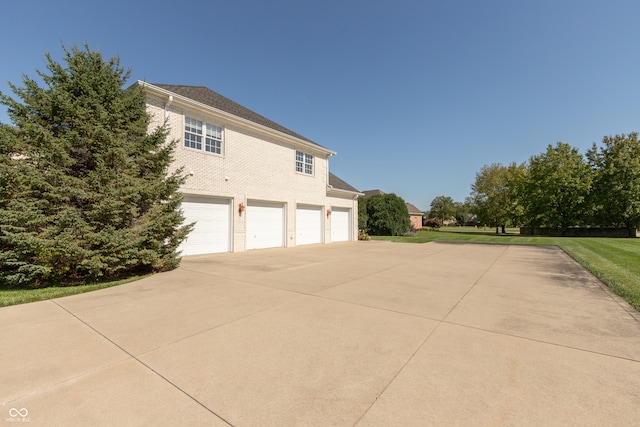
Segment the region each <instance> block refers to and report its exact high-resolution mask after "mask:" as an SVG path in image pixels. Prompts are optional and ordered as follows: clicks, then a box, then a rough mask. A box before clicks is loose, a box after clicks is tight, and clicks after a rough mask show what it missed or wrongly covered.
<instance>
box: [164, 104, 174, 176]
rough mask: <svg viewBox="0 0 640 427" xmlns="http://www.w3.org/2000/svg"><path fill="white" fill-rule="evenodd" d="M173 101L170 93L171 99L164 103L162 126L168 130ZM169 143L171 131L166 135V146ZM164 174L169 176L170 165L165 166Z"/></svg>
mask: <svg viewBox="0 0 640 427" xmlns="http://www.w3.org/2000/svg"><path fill="white" fill-rule="evenodd" d="M172 102H173V95H169V99H167V103H166V104H164V122H163V124H162V126H164V128H165V130H168V127H167V122H168V121H169V105H171V103H172ZM168 145H169V132H167V135H166V136H165V137H164V148H167V147H168ZM164 176H165V177H166V176H169V166H167V167H166V168H164Z"/></svg>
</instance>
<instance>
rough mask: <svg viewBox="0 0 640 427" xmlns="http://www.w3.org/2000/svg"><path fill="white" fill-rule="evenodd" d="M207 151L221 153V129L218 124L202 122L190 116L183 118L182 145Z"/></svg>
mask: <svg viewBox="0 0 640 427" xmlns="http://www.w3.org/2000/svg"><path fill="white" fill-rule="evenodd" d="M203 138H204V151H206V152H207V153H214V154H222V144H223V131H222V128H221V127H220V126H215V125H212V124H209V123H203V122H202V121H200V120H196V119H192V118H190V117H185V118H184V146H185V147H188V148H193V149H195V150H202V148H203V147H202V139H203Z"/></svg>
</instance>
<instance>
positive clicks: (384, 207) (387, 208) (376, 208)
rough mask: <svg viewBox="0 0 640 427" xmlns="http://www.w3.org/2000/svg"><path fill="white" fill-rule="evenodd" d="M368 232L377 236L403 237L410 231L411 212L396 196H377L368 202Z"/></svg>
mask: <svg viewBox="0 0 640 427" xmlns="http://www.w3.org/2000/svg"><path fill="white" fill-rule="evenodd" d="M367 216H368V221H367V230H366V231H367V232H368V233H369V234H372V235H376V236H401V235H402V234H403V233H405V232H407V231H408V230H409V226H410V221H409V210H408V209H407V204H406V203H405V201H404V200H402V198H401V197H398V196H396V195H395V194H393V193H391V194H376V195H373V196H371V197H370V198H369V199H368V200H367Z"/></svg>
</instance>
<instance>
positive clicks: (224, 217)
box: [178, 195, 231, 255]
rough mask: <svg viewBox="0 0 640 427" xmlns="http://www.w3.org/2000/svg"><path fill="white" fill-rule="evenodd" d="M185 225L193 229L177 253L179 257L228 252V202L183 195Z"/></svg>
mask: <svg viewBox="0 0 640 427" xmlns="http://www.w3.org/2000/svg"><path fill="white" fill-rule="evenodd" d="M182 211H183V213H184V217H185V222H184V223H185V224H190V223H192V222H195V226H194V228H193V230H192V231H191V233H189V235H188V236H187V239H186V240H185V241H184V242H182V244H181V245H180V247H179V248H178V250H180V251H182V255H200V254H211V253H219V252H229V251H230V250H231V214H230V211H231V209H230V202H229V200H228V199H216V198H213V197H202V196H190V195H185V196H184V201H183V202H182Z"/></svg>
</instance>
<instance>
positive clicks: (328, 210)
mask: <svg viewBox="0 0 640 427" xmlns="http://www.w3.org/2000/svg"><path fill="white" fill-rule="evenodd" d="M330 216H331V209H327V218H329V217H330Z"/></svg>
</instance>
